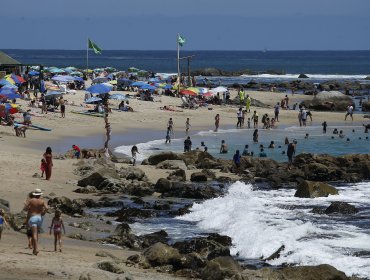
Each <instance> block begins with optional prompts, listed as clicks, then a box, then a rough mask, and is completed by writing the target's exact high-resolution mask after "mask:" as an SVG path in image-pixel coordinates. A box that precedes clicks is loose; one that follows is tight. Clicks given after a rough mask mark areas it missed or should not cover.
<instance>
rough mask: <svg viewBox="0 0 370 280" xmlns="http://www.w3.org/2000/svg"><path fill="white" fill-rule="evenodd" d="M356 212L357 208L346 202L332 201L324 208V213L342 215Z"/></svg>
mask: <svg viewBox="0 0 370 280" xmlns="http://www.w3.org/2000/svg"><path fill="white" fill-rule="evenodd" d="M356 213H358V209H357V208H356V207H355V206H353V205H351V204H348V203H346V202H338V201H336V202H332V203H331V204H330V206H329V207H328V208H326V210H325V214H343V215H353V214H356Z"/></svg>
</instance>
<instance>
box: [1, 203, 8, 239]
mask: <svg viewBox="0 0 370 280" xmlns="http://www.w3.org/2000/svg"><path fill="white" fill-rule="evenodd" d="M4 225H5V226H6V227H7V228H8V229H9V228H10V227H9V224H8V222H7V221H6V218H5V213H4V210H3V209H0V240H1V234H2V233H3V229H4Z"/></svg>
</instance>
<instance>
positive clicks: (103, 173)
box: [77, 168, 119, 188]
mask: <svg viewBox="0 0 370 280" xmlns="http://www.w3.org/2000/svg"><path fill="white" fill-rule="evenodd" d="M107 179H119V176H118V173H117V171H116V169H108V168H101V169H99V170H97V171H95V172H93V173H91V174H90V175H88V176H86V177H85V178H83V179H81V180H79V181H78V183H77V185H78V186H80V187H86V186H94V187H97V188H98V187H99V185H100V184H101V183H102V182H103V181H105V180H107Z"/></svg>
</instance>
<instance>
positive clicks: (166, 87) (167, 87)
mask: <svg viewBox="0 0 370 280" xmlns="http://www.w3.org/2000/svg"><path fill="white" fill-rule="evenodd" d="M171 88H172V85H165V86H164V89H171Z"/></svg>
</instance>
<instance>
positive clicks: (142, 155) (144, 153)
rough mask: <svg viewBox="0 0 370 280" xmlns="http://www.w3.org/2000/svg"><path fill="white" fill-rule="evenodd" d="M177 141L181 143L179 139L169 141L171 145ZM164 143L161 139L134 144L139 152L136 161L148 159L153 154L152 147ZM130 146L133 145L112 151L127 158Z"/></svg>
mask: <svg viewBox="0 0 370 280" xmlns="http://www.w3.org/2000/svg"><path fill="white" fill-rule="evenodd" d="M177 141H181V139H171V142H172V143H173V142H177ZM164 142H165V140H164V139H161V140H153V141H149V142H145V143H139V144H136V146H137V148H138V150H139V154H137V160H138V161H142V160H144V159H146V158H148V157H149V156H150V155H152V154H154V152H153V147H155V146H160V145H161V144H163V143H164ZM132 146H133V145H130V146H118V147H117V148H115V149H114V151H115V152H116V153H120V154H124V155H127V156H129V157H131V148H132ZM163 151H165V150H162V152H163Z"/></svg>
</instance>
